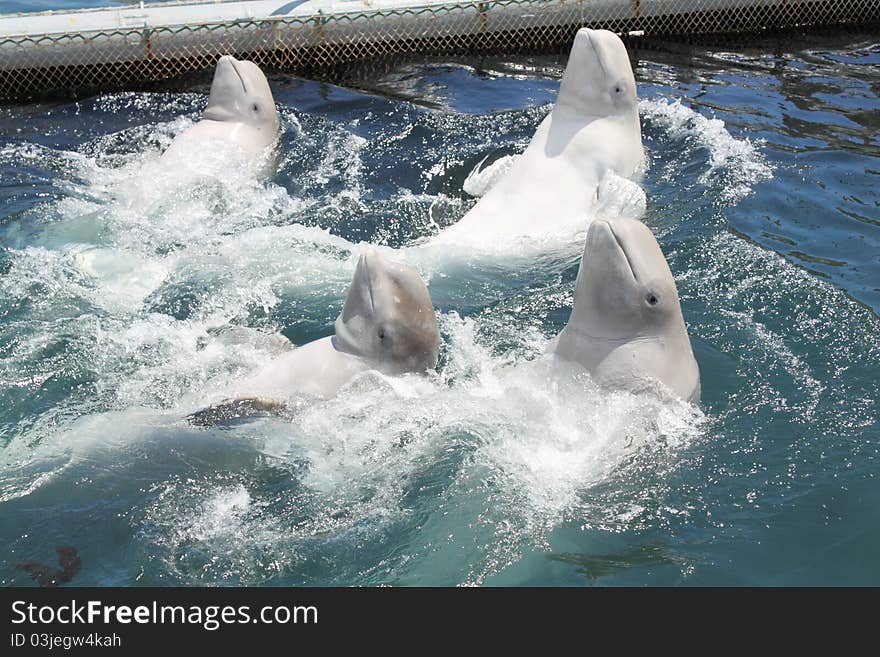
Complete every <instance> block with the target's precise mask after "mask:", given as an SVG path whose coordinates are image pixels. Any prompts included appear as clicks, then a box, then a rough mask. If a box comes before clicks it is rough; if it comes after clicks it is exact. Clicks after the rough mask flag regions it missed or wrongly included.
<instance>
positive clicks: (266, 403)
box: [186, 397, 287, 427]
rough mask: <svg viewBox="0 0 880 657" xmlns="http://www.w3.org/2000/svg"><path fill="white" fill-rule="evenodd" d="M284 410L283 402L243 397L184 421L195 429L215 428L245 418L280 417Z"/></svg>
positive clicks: (217, 405)
mask: <svg viewBox="0 0 880 657" xmlns="http://www.w3.org/2000/svg"><path fill="white" fill-rule="evenodd" d="M286 408H287V406H286V405H285V404H284V403H283V402H280V401H276V400H274V399H263V398H260V397H243V398H240V399H230V400H227V401H224V402H221V403H219V404H216V405H214V406H209V407H208V408H204V409H202V410H200V411H196V412H195V413H192V414H190V415H188V416H187V417H186V421H187V422H188V423H189V424H191V425H193V426H195V427H215V426H218V425H223V424H229V423H233V422H235V421H236V420H241V419H245V418H251V417H265V416H267V415H281V414H282V413H283V412H284V411H285V410H286Z"/></svg>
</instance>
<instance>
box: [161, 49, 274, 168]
mask: <svg viewBox="0 0 880 657" xmlns="http://www.w3.org/2000/svg"><path fill="white" fill-rule="evenodd" d="M279 128H280V123H279V120H278V112H277V110H276V109H275V100H274V99H273V97H272V90H271V89H270V88H269V82H268V80H266V76H265V75H264V74H263V72H262V71H261V70H260V67H259V66H257V65H256V64H254V63H253V62H249V61H243V60H238V59H235V58H234V57H232V56H231V55H223V56H222V57H221V58H220V59H219V60H218V61H217V66H216V69H215V71H214V79H213V81H212V82H211V93H210V96H209V97H208V105H207V107H206V108H205V111H204V112H203V113H202V118H201V120H200V121H197V122H196V123H194V124H193V125H191V126H190V127H188V128H187V129H186V130H184V131H183V132H181V133H180V134H179V135H177V136H176V137H175V138H174V141H172V142H171V145H170V146H169V147H168V149H167V150H166V151H165V153H164V154H163V155H162V159H163V160H166V161H167V160H170V159H175V158H185V159H191V158H193V157H197V158H198V157H199V155H200V154H201V152H202V151H203V150H204V149H206V148H211V147H212V146H213V147H218V146H219V147H221V148H222V147H223V146H232V147H233V148H236V149H238V150H240V152H242V153H243V154H244V155H245V156H246V157H251V158H252V157H259V158H261V159H263V160H264V162H263V163H262V164H264V165H265V166H264V168H267V167H268V165H269V159H270V155H271V151H272V150H273V147H274V146H275V144H276V143H277V141H278V135H279ZM223 155H225V154H222V153H221V159H220V161H221V162H222V161H224V160H223Z"/></svg>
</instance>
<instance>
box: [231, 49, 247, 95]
mask: <svg viewBox="0 0 880 657" xmlns="http://www.w3.org/2000/svg"><path fill="white" fill-rule="evenodd" d="M227 57H229V56H228V55H227ZM226 61H228V62H229V65H230V66H232V70H233V71H235V75H236V77H238V81H239V82H240V83H241V90H242V91H243V92H244V93H247V85H246V84H245V83H244V78H243V77H242V75H241V71H239V70H238V66H236V64H238V60H236V59H235V58H234V57H229V59H227V60H226Z"/></svg>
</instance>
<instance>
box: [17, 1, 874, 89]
mask: <svg viewBox="0 0 880 657" xmlns="http://www.w3.org/2000/svg"><path fill="white" fill-rule="evenodd" d="M348 4H349V5H353V4H357V7H358V8H357V10H348V9H345V10H340V11H337V12H335V13H324V12H317V13H314V14H310V15H302V14H301V15H296V16H292V15H278V16H275V15H273V16H267V17H265V18H247V19H239V20H232V21H228V20H227V21H222V22H204V23H189V24H185V25H147V24H146V23H144V24H142V25H139V26H132V27H114V28H112V29H100V30H82V31H77V30H75V29H71V30H67V31H64V32H58V33H43V34H39V33H31V34H27V35H10V36H0V98H3V99H5V100H15V99H21V98H27V97H29V96H33V95H38V94H46V93H57V92H59V91H73V90H78V89H93V88H106V87H119V86H124V85H127V84H134V83H138V82H144V81H149V80H165V79H169V78H175V77H178V76H180V75H182V74H185V73H190V72H194V71H199V70H204V69H208V68H211V67H213V66H214V64H215V62H216V60H217V57H218V56H220V55H222V54H227V53H228V54H233V55H235V56H237V57H240V58H241V57H245V58H248V59H251V60H252V61H254V62H256V63H257V64H259V65H260V66H261V67H263V68H266V69H275V70H285V71H291V72H298V73H307V72H310V71H313V70H315V69H322V68H329V67H333V66H336V65H339V64H344V63H347V62H352V61H356V60H363V59H369V58H374V57H378V56H384V55H388V54H396V53H413V52H423V53H430V54H442V53H447V52H455V53H461V52H498V53H501V52H516V51H524V50H528V51H538V50H543V49H551V48H558V47H561V46H564V45H566V44H568V43H570V42H571V40H572V38H573V36H574V32H575V31H576V30H577V29H579V28H581V27H585V26H586V27H594V28H606V29H610V30H613V31H615V32H619V33H629V32H639V33H644V34H645V35H649V36H650V35H661V36H662V35H699V34H710V33H743V32H759V31H764V30H769V29H779V28H787V27H800V26H816V25H838V24H844V23H859V24H861V23H870V22H875V21H877V20H878V19H880V0H841V1H837V2H829V1H824V0H817V1H801V0H486V1H485V2H437V1H436V0H435V1H434V2H432V3H430V2H429V3H426V4H422V5H418V4H414V3H412V2H401V3H399V5H397V4H396V3H386V6H385V7H384V8H375V9H370V8H369V7H368V4H369V0H364V2H363V3H348ZM334 6H336V7H339V6H340V5H339V4H337V5H334ZM99 11H101V10H99Z"/></svg>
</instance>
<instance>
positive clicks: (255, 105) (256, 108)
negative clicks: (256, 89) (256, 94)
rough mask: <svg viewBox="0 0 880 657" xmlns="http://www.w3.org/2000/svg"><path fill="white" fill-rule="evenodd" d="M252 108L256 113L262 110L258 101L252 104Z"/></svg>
mask: <svg viewBox="0 0 880 657" xmlns="http://www.w3.org/2000/svg"><path fill="white" fill-rule="evenodd" d="M251 109H252V110H253V111H254V113H255V114H257V113H259V111H260V105H259V104H258V103H254V104H253V105H251Z"/></svg>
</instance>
